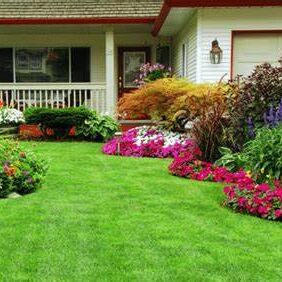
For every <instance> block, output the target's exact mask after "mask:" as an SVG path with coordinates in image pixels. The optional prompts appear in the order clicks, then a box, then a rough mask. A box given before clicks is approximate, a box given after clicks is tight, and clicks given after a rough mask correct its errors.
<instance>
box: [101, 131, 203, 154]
mask: <svg viewBox="0 0 282 282" xmlns="http://www.w3.org/2000/svg"><path fill="white" fill-rule="evenodd" d="M184 151H189V152H193V153H196V152H199V149H198V147H197V146H196V145H195V142H193V141H192V140H191V139H189V138H188V136H187V135H184V134H179V133H174V132H170V131H167V130H164V129H161V128H158V127H147V126H143V127H136V128H133V129H130V130H128V131H127V132H124V133H123V135H122V136H121V137H117V138H114V139H112V140H110V141H109V142H108V143H106V144H105V145H104V147H103V152H104V153H105V154H108V155H117V154H120V155H122V156H133V157H156V158H167V157H175V156H177V155H178V154H180V153H181V152H184Z"/></svg>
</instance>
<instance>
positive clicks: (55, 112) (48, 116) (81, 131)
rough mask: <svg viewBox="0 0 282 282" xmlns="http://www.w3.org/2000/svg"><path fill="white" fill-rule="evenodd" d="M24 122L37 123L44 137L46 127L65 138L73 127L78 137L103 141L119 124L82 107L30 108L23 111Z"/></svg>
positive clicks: (46, 132) (117, 128) (112, 133)
mask: <svg viewBox="0 0 282 282" xmlns="http://www.w3.org/2000/svg"><path fill="white" fill-rule="evenodd" d="M24 115H25V119H26V123H28V124H38V125H39V126H40V129H41V130H42V132H43V134H44V136H45V137H50V136H49V135H48V129H52V130H53V131H54V137H60V138H65V137H67V136H68V135H69V132H70V129H71V128H72V127H75V133H76V134H75V135H76V137H78V138H80V139H89V140H95V141H104V140H106V139H109V138H111V137H112V136H113V135H114V133H115V132H116V131H118V130H119V125H118V123H117V121H116V120H114V119H113V118H111V117H110V116H106V115H100V114H98V113H96V112H95V111H92V110H89V109H86V108H84V107H78V108H65V109H50V108H30V109H27V110H26V111H25V112H24Z"/></svg>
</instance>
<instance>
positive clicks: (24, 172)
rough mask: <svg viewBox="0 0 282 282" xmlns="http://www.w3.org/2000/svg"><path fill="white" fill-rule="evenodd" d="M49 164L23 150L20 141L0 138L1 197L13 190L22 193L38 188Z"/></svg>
mask: <svg viewBox="0 0 282 282" xmlns="http://www.w3.org/2000/svg"><path fill="white" fill-rule="evenodd" d="M46 171H47V165H46V162H45V161H44V160H41V159H39V158H38V157H37V156H35V155H34V154H33V153H31V152H26V151H24V150H22V148H21V147H20V146H19V144H18V143H16V142H14V141H9V140H6V139H0V197H1V198H3V197H6V196H7V195H8V194H9V193H11V192H17V193H19V194H21V195H23V194H28V193H31V192H33V191H35V190H36V189H38V188H39V187H40V186H41V184H42V180H43V177H44V175H45V174H46Z"/></svg>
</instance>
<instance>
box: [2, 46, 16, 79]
mask: <svg viewBox="0 0 282 282" xmlns="http://www.w3.org/2000/svg"><path fill="white" fill-rule="evenodd" d="M13 81H14V74H13V49H12V48H0V82H13Z"/></svg>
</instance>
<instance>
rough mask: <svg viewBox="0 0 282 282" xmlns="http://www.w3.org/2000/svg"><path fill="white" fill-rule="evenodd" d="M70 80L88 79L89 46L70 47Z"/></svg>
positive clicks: (80, 80) (81, 80) (87, 80)
mask: <svg viewBox="0 0 282 282" xmlns="http://www.w3.org/2000/svg"><path fill="white" fill-rule="evenodd" d="M71 81H72V82H89V81H90V48H83V47H79V48H71Z"/></svg>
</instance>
